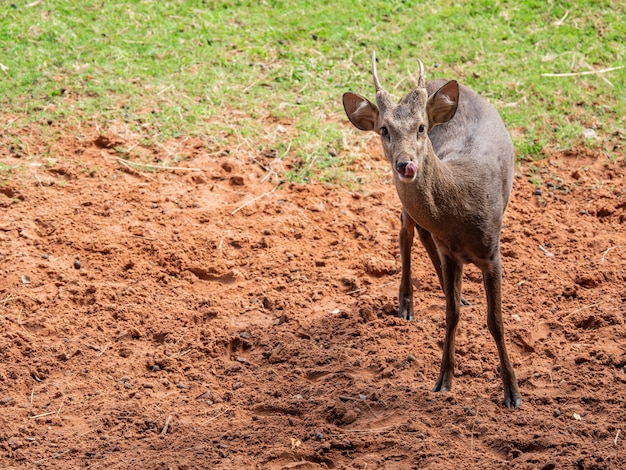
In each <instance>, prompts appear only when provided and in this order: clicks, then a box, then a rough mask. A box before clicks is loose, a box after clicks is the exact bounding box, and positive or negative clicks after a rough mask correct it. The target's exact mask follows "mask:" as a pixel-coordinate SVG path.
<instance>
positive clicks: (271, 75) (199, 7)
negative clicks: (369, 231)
mask: <svg viewBox="0 0 626 470" xmlns="http://www.w3.org/2000/svg"><path fill="white" fill-rule="evenodd" d="M32 3H33V2H32V0H28V1H15V2H14V3H13V6H8V5H9V4H8V3H5V4H4V5H3V6H2V8H1V9H0V50H1V51H2V53H1V55H0V63H1V64H2V67H1V68H2V71H0V76H1V77H2V80H0V104H1V110H2V111H0V113H2V115H4V116H5V119H4V121H5V123H3V129H4V134H5V138H6V139H8V140H7V141H8V142H11V141H12V140H14V139H15V138H16V136H17V135H19V132H17V131H18V130H19V129H23V128H26V127H31V128H32V127H33V126H39V127H41V128H44V127H45V126H47V125H48V124H49V123H50V122H57V123H59V122H60V123H64V122H70V123H76V122H77V121H78V122H82V123H85V124H91V125H97V126H99V127H100V128H106V127H107V126H108V125H110V124H111V123H113V122H125V123H127V125H128V126H130V128H131V129H132V130H133V131H134V132H136V133H137V134H139V135H140V136H141V139H142V141H143V142H145V143H146V144H147V145H156V144H157V143H160V142H165V141H166V140H167V139H170V138H176V137H180V136H188V135H192V136H198V137H200V138H201V139H203V140H204V141H205V142H206V143H207V146H208V147H209V148H210V149H215V150H218V149H220V148H223V147H224V146H229V147H240V148H241V146H243V147H244V148H247V149H248V150H251V151H253V152H273V153H275V154H276V155H285V158H286V159H289V162H290V167H289V170H288V172H287V174H286V175H285V176H286V177H287V178H289V179H292V180H299V181H306V180H310V179H315V180H322V181H342V182H346V181H347V182H348V183H349V182H350V181H357V182H358V178H359V177H360V176H362V175H358V174H352V173H351V172H350V171H349V170H347V169H346V168H347V165H348V164H349V162H350V160H351V159H353V158H354V157H355V152H356V151H358V149H359V148H360V144H361V143H362V142H363V139H364V137H363V136H361V135H359V134H357V133H356V132H353V130H352V128H350V127H349V125H347V124H346V123H347V119H346V118H345V116H344V114H343V109H342V105H341V95H342V93H343V92H345V91H348V90H352V91H356V92H358V93H361V94H364V95H366V96H369V97H373V85H372V81H371V76H370V56H371V52H372V50H376V52H377V56H378V58H379V74H380V75H381V77H383V79H384V83H385V85H386V87H387V88H388V89H389V90H394V91H395V93H396V94H397V96H398V97H400V95H402V94H404V93H406V92H407V91H408V90H409V89H410V87H411V85H412V83H413V81H412V78H411V77H414V76H415V71H416V60H415V59H416V58H417V57H419V58H421V59H422V61H423V62H424V63H425V64H426V68H427V77H429V78H434V77H448V78H456V79H458V80H460V81H461V82H462V83H465V84H467V85H469V86H470V87H472V88H474V89H475V90H476V91H478V92H479V93H481V94H483V95H485V96H486V97H487V98H488V99H489V100H490V101H491V102H492V103H494V104H495V105H496V107H497V108H498V109H499V110H500V112H501V114H502V116H503V118H504V120H505V122H506V124H507V127H508V128H509V129H510V131H511V134H512V136H513V139H514V142H515V145H516V149H517V154H518V157H519V158H526V157H531V158H533V159H540V158H542V157H543V155H544V154H545V152H546V150H547V149H556V150H567V149H568V148H570V147H573V146H576V145H585V146H589V147H591V148H593V149H595V150H597V151H599V152H604V153H605V154H606V155H607V156H608V157H609V158H614V157H615V155H616V152H622V153H623V148H622V147H621V145H622V144H621V142H622V140H623V136H624V116H625V115H626V99H624V97H625V96H626V89H625V88H626V85H625V80H624V79H625V77H626V68H622V69H619V70H615V71H612V72H608V73H605V74H589V75H577V76H573V77H548V76H543V74H546V73H565V72H576V73H580V72H589V71H592V70H600V69H604V68H609V67H620V66H624V65H626V59H625V55H626V54H625V52H626V22H624V21H623V18H624V17H626V3H624V2H614V1H606V0H600V1H592V0H583V1H564V2H559V4H558V5H557V4H555V3H554V2H539V1H528V2H495V1H479V0H476V1H468V2H453V1H443V2H409V1H385V2H381V1H377V0H369V1H358V0H353V1H340V0H336V1H318V2H311V1H269V0H268V1H261V2H259V1H245V0H239V1H215V0H214V1H211V0H207V1H199V0H198V1H182V0H180V1H173V0H170V1H156V0H152V1H150V0H143V1H121V0H120V1H117V2H93V1H85V0H48V1H45V2H40V3H37V2H34V3H35V4H34V6H33V5H32ZM585 128H592V129H594V130H595V131H596V138H592V139H589V138H585V136H584V129H585ZM42 132H50V131H42ZM51 137H52V138H54V136H51ZM330 148H334V149H336V150H337V151H338V152H333V151H329V149H330ZM355 149H356V150H355ZM21 151H22V152H27V149H21ZM26 156H27V155H26ZM54 158H59V157H58V156H54Z"/></svg>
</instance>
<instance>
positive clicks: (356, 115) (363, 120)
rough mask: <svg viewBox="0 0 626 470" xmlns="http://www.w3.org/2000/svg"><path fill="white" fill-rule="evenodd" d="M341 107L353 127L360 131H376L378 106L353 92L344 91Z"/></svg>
mask: <svg viewBox="0 0 626 470" xmlns="http://www.w3.org/2000/svg"><path fill="white" fill-rule="evenodd" d="M343 109H345V110H346V114H347V116H348V119H350V122H351V123H352V124H354V127H356V128H357V129H360V130H362V131H376V130H377V129H376V123H377V122H378V108H377V107H376V105H375V104H373V103H370V101H369V100H368V99H366V98H363V97H362V96H359V95H356V94H354V93H344V95H343Z"/></svg>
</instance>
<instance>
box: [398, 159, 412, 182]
mask: <svg viewBox="0 0 626 470" xmlns="http://www.w3.org/2000/svg"><path fill="white" fill-rule="evenodd" d="M396 171H397V172H398V173H399V174H400V176H404V177H405V178H413V177H414V176H415V173H417V165H416V164H415V163H413V162H398V163H396Z"/></svg>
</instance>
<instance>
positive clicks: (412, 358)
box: [406, 354, 417, 362]
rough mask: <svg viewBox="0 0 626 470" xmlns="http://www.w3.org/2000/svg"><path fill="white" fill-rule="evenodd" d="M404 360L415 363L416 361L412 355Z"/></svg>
mask: <svg viewBox="0 0 626 470" xmlns="http://www.w3.org/2000/svg"><path fill="white" fill-rule="evenodd" d="M406 360H407V361H409V362H415V361H416V360H417V359H416V358H415V356H414V355H413V354H409V355H408V356H407V357H406Z"/></svg>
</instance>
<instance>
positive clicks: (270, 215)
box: [0, 124, 626, 470]
mask: <svg viewBox="0 0 626 470" xmlns="http://www.w3.org/2000/svg"><path fill="white" fill-rule="evenodd" d="M346 125H347V124H346ZM5 132H6V131H5ZM69 135H73V136H75V137H69ZM21 140H22V142H26V143H28V144H29V145H30V152H31V154H37V151H38V149H39V150H40V153H41V154H44V153H45V152H46V149H49V150H50V146H52V147H51V151H50V153H51V154H56V155H63V159H62V162H63V163H59V162H56V163H54V162H48V163H49V164H48V165H46V164H44V165H42V166H31V167H30V168H29V169H28V170H25V172H23V173H20V174H18V175H16V176H14V177H13V179H12V182H11V183H10V184H9V185H4V186H0V207H1V208H2V209H1V212H0V280H1V284H0V467H1V468H11V469H13V468H15V469H18V468H19V469H22V468H41V469H47V468H90V469H104V468H106V469H112V468H120V469H121V468H151V469H152V468H154V469H168V468H171V469H195V468H225V469H231V468H232V469H235V468H237V469H241V468H263V469H301V470H304V469H315V468H336V469H340V468H344V469H349V468H357V469H365V468H367V469H373V468H387V469H410V468H435V469H438V468H441V469H449V468H516V469H518V468H521V469H525V468H532V469H553V468H558V469H568V468H577V469H609V468H614V469H616V468H626V367H625V366H626V318H625V314H626V284H625V278H626V262H625V260H624V254H625V253H626V235H625V234H624V228H625V224H626V192H625V187H626V185H625V182H626V179H625V177H624V170H625V167H626V163H625V161H624V158H623V155H622V156H620V157H619V158H618V159H617V160H615V161H610V160H608V159H607V158H606V157H604V156H599V155H594V154H591V153H589V152H587V151H582V150H581V151H579V152H570V154H567V155H564V154H556V153H555V154H554V155H552V156H551V157H549V158H547V159H546V160H544V161H541V162H538V163H535V164H533V163H531V162H526V163H523V164H522V165H521V166H520V167H519V168H518V169H517V177H516V181H515V187H514V194H513V196H512V200H511V204H510V206H509V208H508V210H507V213H506V216H505V228H504V230H503V233H502V253H503V260H504V270H505V277H504V306H503V307H504V314H505V323H506V337H507V342H508V345H509V353H510V355H511V358H512V361H513V364H514V366H515V368H516V371H517V375H518V379H519V383H520V389H521V391H522V394H523V399H524V403H523V405H522V408H521V409H520V410H516V411H511V410H507V409H504V408H502V407H501V404H500V403H501V399H502V385H501V381H500V378H499V375H498V370H497V353H496V348H495V344H494V342H493V340H492V339H491V337H490V335H489V332H488V330H487V328H486V324H485V299H484V292H483V289H482V283H481V277H480V273H479V271H478V270H477V269H476V268H473V267H467V268H466V271H465V277H464V296H465V297H466V298H467V299H468V300H469V301H471V302H472V306H469V307H463V309H462V320H461V324H460V328H459V337H458V340H457V343H458V345H457V364H458V365H457V374H456V375H457V376H456V379H455V382H454V390H453V391H452V392H449V393H443V394H434V393H432V392H430V388H431V387H432V386H433V385H434V382H435V380H436V377H437V373H438V367H439V361H440V355H441V344H442V339H443V334H444V299H443V296H442V294H441V292H440V289H439V287H438V283H437V279H436V276H435V273H434V271H433V269H432V267H431V266H430V265H429V261H428V260H427V256H426V255H425V252H424V251H423V249H422V248H421V246H416V247H415V248H414V256H413V259H414V271H413V277H414V279H415V302H416V308H415V310H416V311H415V313H416V320H415V321H414V322H405V321H402V320H400V319H398V318H395V317H394V316H393V312H394V309H395V308H396V307H397V301H396V294H397V288H398V285H399V260H398V248H397V242H396V238H397V232H398V228H399V220H398V214H399V203H398V200H397V197H396V194H395V190H394V188H393V186H392V185H391V182H390V177H389V174H388V173H386V172H385V170H386V164H385V163H384V162H383V161H382V160H383V159H382V157H381V156H380V154H381V152H380V148H379V146H378V143H377V142H376V141H375V139H373V140H372V141H371V142H370V147H371V148H370V149H369V153H370V154H371V155H368V154H364V155H363V157H362V162H361V163H362V164H363V167H364V169H363V172H364V173H365V172H366V171H369V172H370V173H371V174H376V172H378V174H379V175H380V177H375V178H372V179H373V180H376V182H368V183H366V184H365V185H364V187H363V188H362V190H359V191H348V190H346V189H342V188H336V187H328V186H324V185H321V184H310V185H296V184H285V185H283V186H281V187H278V188H277V187H276V180H275V175H274V174H272V173H271V172H270V173H268V172H267V170H268V168H269V165H271V164H274V163H276V162H277V159H275V158H274V157H273V156H271V155H270V156H268V155H265V156H264V155H253V154H248V153H245V152H240V151H237V150H236V149H234V148H233V149H223V151H219V152H212V151H209V150H207V148H206V146H205V145H204V143H203V142H201V141H199V140H197V139H184V140H179V141H172V142H169V143H168V144H167V145H165V148H167V149H168V150H170V151H172V152H175V153H177V154H179V155H186V156H188V157H189V158H188V159H187V160H185V161H184V162H183V163H182V164H181V165H183V166H186V167H189V168H197V169H199V170H200V171H191V170H188V171H187V170H170V171H165V172H163V171H162V172H156V173H155V172H148V171H147V170H144V171H135V170H132V169H130V168H128V167H126V166H124V165H123V163H120V162H119V161H118V160H117V159H116V156H117V153H116V151H115V150H114V149H113V148H112V147H113V146H114V145H126V144H127V142H125V141H124V135H123V134H121V133H119V132H117V133H116V131H115V130H114V129H113V128H112V129H110V130H108V131H106V132H104V135H103V136H99V135H98V133H97V131H96V130H95V129H82V130H80V129H74V130H72V132H70V133H69V134H68V137H66V138H57V139H56V140H54V141H53V142H52V143H51V144H50V143H47V142H44V139H43V138H41V137H37V136H35V135H34V134H32V133H31V134H27V133H25V134H24V135H22V136H21ZM2 141H3V146H2V148H1V149H0V159H1V160H0V161H2V162H3V163H5V164H10V165H16V164H19V163H26V162H23V160H24V157H22V159H20V155H19V153H17V152H18V150H16V149H15V148H12V147H11V145H10V137H9V136H8V135H6V133H5V134H4V135H3V136H2ZM145 150H146V152H147V153H150V152H152V150H150V149H145ZM164 156H165V150H164V149H161V148H159V149H157V152H155V158H159V157H164ZM251 157H254V158H255V159H256V160H257V162H253V160H252V158H251ZM261 165H263V166H261ZM365 167H369V169H368V170H365ZM357 171H358V169H357ZM531 173H532V174H534V176H533V178H534V181H535V184H533V183H531V182H530V181H529V179H530V178H529V177H530V175H531ZM537 183H540V184H539V185H537ZM538 190H540V191H541V194H537V193H538V192H539V191H538ZM261 196H262V197H261ZM255 197H256V198H257V199H256V200H253V199H254V198H255ZM251 201H252V202H251ZM238 209H239V210H238ZM235 211H236V212H235Z"/></svg>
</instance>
